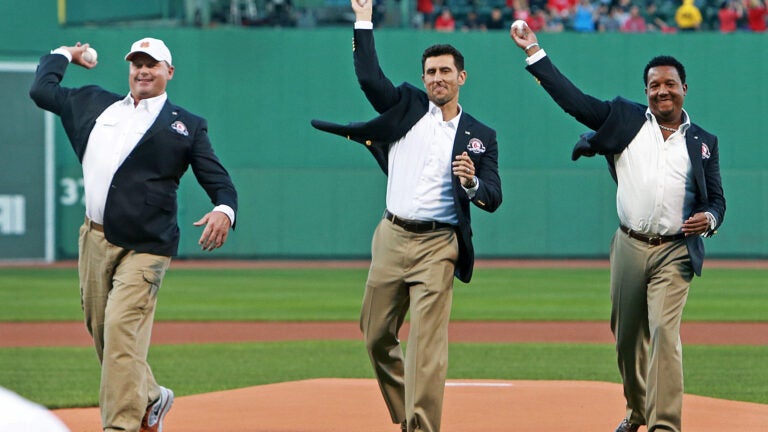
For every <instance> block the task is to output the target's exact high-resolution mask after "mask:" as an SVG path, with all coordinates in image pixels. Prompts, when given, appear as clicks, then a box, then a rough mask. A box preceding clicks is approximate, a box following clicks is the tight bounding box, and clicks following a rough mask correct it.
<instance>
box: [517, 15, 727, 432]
mask: <svg viewBox="0 0 768 432" xmlns="http://www.w3.org/2000/svg"><path fill="white" fill-rule="evenodd" d="M510 36H511V38H512V40H513V41H514V42H515V44H516V45H517V46H518V47H520V48H521V49H522V50H523V51H525V53H526V55H527V58H526V63H527V64H528V66H527V70H528V71H529V72H530V73H531V74H532V75H533V76H534V77H536V79H537V81H538V82H539V83H540V84H541V86H542V87H543V88H544V90H546V91H547V93H549V95H550V96H551V97H552V99H553V100H554V101H555V102H556V103H557V104H558V105H559V106H560V107H561V108H562V109H563V110H564V111H565V112H567V113H568V114H570V115H572V116H573V117H574V118H576V120H577V121H579V122H580V123H582V124H584V125H585V126H587V127H588V128H589V129H591V130H593V131H594V132H590V133H586V134H584V135H582V137H581V139H580V140H579V142H578V143H577V144H576V147H575V148H574V150H573V154H572V159H573V160H576V159H578V158H579V157H581V156H594V155H596V154H600V155H603V156H605V158H606V160H607V162H608V166H609V170H610V172H611V175H612V177H613V179H614V180H615V181H616V184H617V192H616V208H617V213H618V216H619V228H618V229H617V230H616V233H615V234H614V237H613V241H612V243H611V250H610V263H611V266H610V267H611V330H612V332H613V334H614V336H615V338H616V352H617V357H618V366H619V372H620V373H621V377H622V381H623V385H624V396H625V398H626V402H627V404H626V415H625V418H624V419H623V420H622V422H621V424H620V425H619V426H618V427H617V429H616V432H636V431H637V430H638V429H639V427H640V426H641V425H647V427H648V431H649V432H652V431H661V430H664V431H673V432H681V430H682V425H681V413H682V401H683V366H682V345H681V342H680V322H681V319H682V313H683V308H684V306H685V301H686V299H687V296H688V290H689V287H690V282H691V280H692V279H693V276H694V274H695V275H699V276H700V275H701V269H702V264H703V260H704V245H703V241H702V238H703V237H709V236H711V235H713V234H714V233H715V230H716V229H717V228H718V227H719V226H720V224H721V223H722V221H723V217H724V216H725V197H724V196H723V188H722V184H721V179H720V163H719V150H718V139H717V137H716V136H715V135H712V134H710V133H708V132H706V131H705V130H704V129H702V128H701V127H699V126H698V125H696V124H695V123H693V122H692V121H691V118H690V116H689V115H688V113H687V112H686V111H685V109H683V102H684V100H685V96H686V93H687V92H688V84H686V81H685V78H686V76H685V68H684V67H683V65H682V64H681V63H680V62H678V61H677V60H676V59H674V58H673V57H669V56H658V57H655V58H653V59H651V61H650V62H649V63H648V64H647V65H646V67H645V70H644V71H643V81H644V83H645V94H646V96H647V105H642V104H638V103H634V102H631V101H629V100H627V99H624V98H621V97H617V98H615V99H613V100H611V101H603V100H599V99H597V98H595V97H592V96H590V95H587V94H585V93H583V92H582V91H581V90H579V89H578V88H577V87H576V86H575V85H574V84H573V83H572V82H571V81H569V80H568V79H567V78H566V77H565V76H564V75H563V74H562V73H561V72H560V71H559V70H558V69H557V68H556V67H555V66H554V64H553V63H552V61H551V60H550V58H549V57H548V56H547V54H546V53H545V52H544V50H542V49H541V47H540V46H539V43H538V39H537V37H536V35H535V34H534V32H533V31H531V29H530V28H528V26H527V25H525V24H522V25H521V26H520V27H518V26H516V25H513V26H512V28H511V29H510Z"/></svg>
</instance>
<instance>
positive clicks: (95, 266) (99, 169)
mask: <svg viewBox="0 0 768 432" xmlns="http://www.w3.org/2000/svg"><path fill="white" fill-rule="evenodd" d="M88 48H89V45H88V44H85V45H81V44H80V43H78V44H77V45H75V46H62V47H60V48H58V49H56V50H54V51H53V52H52V53H51V54H49V55H46V56H43V57H42V58H41V59H40V64H39V66H38V68H37V73H36V75H35V80H34V82H33V84H32V88H31V90H30V96H31V97H32V99H33V100H34V101H35V103H36V104H37V105H38V106H39V107H41V108H43V109H45V110H47V111H50V112H52V113H54V114H57V115H58V116H59V117H60V118H61V123H62V125H63V127H64V130H65V132H66V134H67V137H68V138H69V141H70V143H71V145H72V148H73V149H74V150H75V154H76V155H77V157H78V160H79V161H80V162H81V164H82V166H83V180H84V188H85V205H86V209H85V211H86V215H85V216H86V217H85V223H84V224H83V226H82V227H81V228H80V237H79V263H78V270H79V275H80V288H81V304H82V307H83V312H84V315H85V323H86V326H87V328H88V331H89V332H90V334H91V336H92V337H93V341H94V345H95V348H96V352H97V354H98V357H99V361H100V362H101V371H102V373H101V387H100V391H99V405H100V408H101V416H102V426H103V428H104V430H105V431H117V430H120V431H134V432H135V431H138V430H141V431H156V430H159V429H162V421H163V417H164V416H165V414H166V413H167V412H168V410H169V409H170V407H171V404H172V403H173V392H172V391H171V390H169V389H167V388H165V387H162V386H159V385H158V384H157V382H156V381H155V379H154V377H153V375H152V371H151V368H150V367H149V364H148V363H147V352H148V350H149V343H150V336H151V332H152V322H153V318H154V312H155V306H156V303H157V293H158V290H159V289H160V285H161V282H162V279H163V276H164V275H165V271H166V270H167V268H168V266H169V265H170V261H171V256H173V255H176V253H177V250H178V244H179V227H178V225H177V190H178V187H179V181H180V179H181V177H182V175H183V174H184V173H185V172H186V170H187V168H188V167H190V166H191V167H192V171H193V172H194V174H195V177H196V178H197V181H198V183H200V185H201V186H202V187H203V189H204V190H205V192H206V193H207V194H208V196H209V197H210V199H211V202H212V203H213V204H214V206H215V207H214V208H213V210H212V211H211V212H209V213H207V214H206V215H204V216H203V218H201V219H200V220H199V221H197V222H195V225H196V226H205V228H204V229H203V233H202V235H201V237H200V240H199V244H200V245H201V247H202V248H203V249H204V250H209V251H210V250H213V249H216V248H219V247H221V246H222V245H223V244H224V242H225V241H226V239H227V234H228V232H229V229H230V228H231V227H233V226H234V219H235V212H236V210H237V193H236V191H235V187H234V185H233V184H232V180H231V179H230V177H229V174H228V173H227V171H226V170H225V169H224V167H223V166H222V165H221V163H220V162H219V160H218V158H217V157H216V155H215V154H214V151H213V148H212V147H211V143H210V140H209V139H208V126H207V122H206V121H205V119H203V118H201V117H198V116H196V115H194V114H192V113H190V112H188V111H187V110H185V109H183V108H181V107H179V106H177V105H174V104H172V103H171V102H170V101H169V100H168V97H167V95H166V92H165V89H166V86H167V82H168V81H169V80H170V79H172V78H173V73H174V66H173V63H172V57H171V53H170V50H169V49H168V47H167V46H166V45H165V44H164V43H163V41H161V40H158V39H153V38H144V39H141V40H139V41H136V42H135V43H134V44H133V45H132V47H131V50H130V52H129V53H128V54H127V55H126V60H128V61H129V64H130V66H129V77H128V78H129V79H128V81H129V86H130V93H129V94H128V95H119V94H115V93H112V92H109V91H107V90H104V89H102V88H101V87H98V86H85V87H80V88H66V87H62V86H61V85H60V83H61V81H62V79H63V77H64V73H65V71H66V69H67V66H68V65H69V63H70V62H72V63H74V64H77V65H79V66H83V67H85V68H87V69H90V68H93V67H95V66H96V63H95V62H89V61H88V60H86V58H84V56H83V54H84V53H85V51H86V50H87V49H88ZM91 61H93V60H91Z"/></svg>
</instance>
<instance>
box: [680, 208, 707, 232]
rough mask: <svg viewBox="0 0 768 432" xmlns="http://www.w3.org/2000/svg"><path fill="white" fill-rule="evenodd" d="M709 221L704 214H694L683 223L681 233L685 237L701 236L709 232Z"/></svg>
mask: <svg viewBox="0 0 768 432" xmlns="http://www.w3.org/2000/svg"><path fill="white" fill-rule="evenodd" d="M709 228H710V226H709V219H707V215H706V214H704V212H701V213H696V214H694V215H693V216H691V217H689V218H688V219H687V220H686V221H685V222H683V232H684V233H685V235H686V237H687V236H692V235H701V234H704V233H706V232H707V231H709Z"/></svg>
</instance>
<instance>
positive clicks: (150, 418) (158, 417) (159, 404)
mask: <svg viewBox="0 0 768 432" xmlns="http://www.w3.org/2000/svg"><path fill="white" fill-rule="evenodd" d="M171 405H173V391H171V389H167V388H165V387H160V397H159V398H158V399H157V401H155V403H153V404H152V405H150V406H148V407H147V412H146V414H144V418H143V419H141V429H140V430H139V432H163V418H165V415H166V414H168V411H169V410H170V409H171Z"/></svg>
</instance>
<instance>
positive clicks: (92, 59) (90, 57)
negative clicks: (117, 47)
mask: <svg viewBox="0 0 768 432" xmlns="http://www.w3.org/2000/svg"><path fill="white" fill-rule="evenodd" d="M98 57H99V54H98V53H97V52H96V50H95V49H93V48H91V47H88V48H86V50H85V52H84V53H83V60H85V61H86V62H88V63H96V59H97V58H98Z"/></svg>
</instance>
